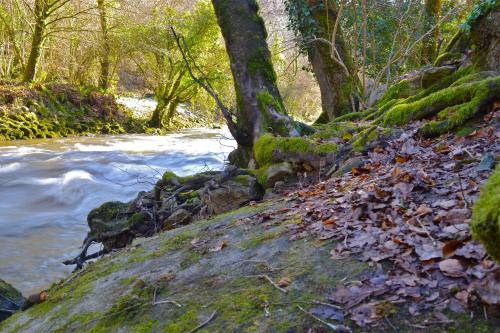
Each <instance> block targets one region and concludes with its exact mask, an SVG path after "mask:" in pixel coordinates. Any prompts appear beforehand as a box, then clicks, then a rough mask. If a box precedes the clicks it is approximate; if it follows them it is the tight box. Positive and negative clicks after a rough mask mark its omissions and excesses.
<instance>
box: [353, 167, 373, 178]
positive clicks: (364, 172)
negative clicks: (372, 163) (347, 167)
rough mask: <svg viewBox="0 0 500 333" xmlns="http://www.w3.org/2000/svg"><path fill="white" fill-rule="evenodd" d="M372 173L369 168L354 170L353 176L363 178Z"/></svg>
mask: <svg viewBox="0 0 500 333" xmlns="http://www.w3.org/2000/svg"><path fill="white" fill-rule="evenodd" d="M369 173H370V169H367V168H356V167H354V168H352V174H353V176H361V175H367V174H369Z"/></svg>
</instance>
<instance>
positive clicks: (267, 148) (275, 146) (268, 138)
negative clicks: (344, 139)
mask: <svg viewBox="0 0 500 333" xmlns="http://www.w3.org/2000/svg"><path fill="white" fill-rule="evenodd" d="M337 151H338V146H337V145H336V144H334V143H319V142H317V141H315V140H314V139H313V138H307V137H275V136H273V135H272V134H265V135H263V136H262V137H260V139H259V140H258V141H257V142H256V143H255V145H254V157H255V160H256V162H257V163H258V165H259V166H261V167H265V166H268V165H270V164H274V163H280V162H283V161H287V160H288V159H291V160H293V159H295V158H296V156H304V155H317V156H318V157H319V156H321V155H322V156H325V155H328V154H332V153H336V152H337ZM299 159H300V158H299Z"/></svg>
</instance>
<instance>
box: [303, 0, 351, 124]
mask: <svg viewBox="0 0 500 333" xmlns="http://www.w3.org/2000/svg"><path fill="white" fill-rule="evenodd" d="M323 2H324V1H323V0H308V1H307V4H308V5H309V6H310V9H311V10H312V14H313V15H312V16H313V18H314V20H315V21H316V28H317V34H316V37H317V38H321V39H325V40H330V39H331V37H332V31H333V29H334V26H335V23H336V21H337V15H338V9H337V5H336V4H335V1H334V0H329V1H328V2H327V3H326V4H327V8H324V6H323V7H322V6H320V5H321V3H323ZM301 33H302V34H303V35H307V32H306V31H301ZM335 47H336V49H337V51H338V53H339V55H340V58H341V60H342V61H343V63H344V65H345V66H346V67H347V70H348V72H349V73H350V74H349V75H347V73H346V72H345V70H344V69H343V68H342V66H341V65H340V64H339V63H337V62H336V61H335V60H334V59H332V57H331V48H330V46H329V45H328V44H326V43H325V42H322V41H314V42H312V43H309V44H307V54H308V57H309V61H310V62H311V65H312V67H313V71H314V74H315V76H316V80H317V81H318V84H319V87H320V91H321V104H322V109H323V112H322V114H321V116H320V117H319V118H318V120H317V123H326V122H328V121H331V120H333V119H335V118H336V117H338V116H341V115H343V114H346V113H349V112H351V111H352V98H354V97H353V96H355V95H354V93H355V80H356V81H357V76H356V73H354V64H353V62H352V59H351V55H350V52H349V50H348V47H347V45H346V43H345V41H344V36H343V34H342V29H340V27H338V30H337V34H336V38H335Z"/></svg>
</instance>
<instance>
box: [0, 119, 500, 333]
mask: <svg viewBox="0 0 500 333" xmlns="http://www.w3.org/2000/svg"><path fill="white" fill-rule="evenodd" d="M418 125H419V124H418V122H416V123H412V124H411V125H409V126H407V127H405V128H404V134H403V135H402V136H401V137H399V138H398V139H395V140H392V141H390V142H388V143H387V144H385V145H384V146H383V147H382V146H379V147H376V148H374V149H371V150H369V151H368V152H367V153H366V154H365V155H364V164H363V165H362V166H359V167H354V168H352V169H351V170H350V172H348V173H346V174H344V175H343V176H340V177H333V178H330V179H328V180H325V181H322V182H319V183H318V184H316V185H313V186H310V187H307V188H297V189H294V190H290V191H288V192H286V193H283V196H280V197H276V198H275V199H270V200H267V201H263V202H262V203H258V204H257V203H253V204H250V205H249V206H247V207H244V208H241V209H239V210H237V211H233V212H229V213H226V214H223V215H219V216H216V217H215V218H212V219H209V220H202V221H198V222H195V223H192V224H190V225H188V226H185V227H181V228H177V229H174V230H171V231H167V232H163V233H160V234H158V235H156V236H154V237H152V238H147V239H141V240H136V241H135V242H134V244H133V245H132V246H130V247H127V248H126V249H124V250H120V251H114V252H113V253H111V254H110V255H107V256H105V257H104V258H102V259H101V260H99V261H97V262H95V263H91V264H89V265H87V266H86V268H84V269H83V270H82V271H79V272H77V273H74V274H73V275H72V276H70V277H69V278H68V279H67V280H65V281H61V282H60V283H57V284H55V285H54V286H53V287H52V288H51V289H50V290H49V295H50V297H49V299H48V300H47V301H46V302H44V303H42V304H40V305H38V306H35V307H33V308H31V309H29V310H27V311H24V312H20V313H17V314H15V315H14V316H13V317H12V318H10V319H9V320H7V321H6V322H4V323H2V324H1V325H0V330H4V331H6V332H41V331H47V332H48V331H51V332H68V331H74V332H109V331H129V332H169V333H172V332H195V331H196V332H248V331H256V332H328V331H336V332H348V331H355V332H500V321H499V319H498V309H499V304H500V290H499V286H500V283H499V275H500V267H499V266H498V265H497V264H495V263H494V262H493V261H492V260H491V259H489V257H488V256H486V254H485V252H484V249H483V247H482V246H481V245H480V244H479V243H477V242H475V241H473V240H472V239H471V233H470V228H469V223H470V216H471V208H472V205H473V203H474V201H475V200H476V199H477V197H478V194H479V190H480V187H481V185H482V184H483V183H484V181H485V180H486V179H487V178H488V176H489V175H490V174H491V171H492V169H493V168H494V165H495V164H496V162H497V161H496V160H495V158H496V157H497V156H499V155H500V144H499V142H500V111H496V112H492V113H490V114H488V115H486V116H485V118H484V121H483V122H481V123H478V124H476V126H475V129H474V130H473V131H469V133H465V134H464V135H462V136H457V135H455V134H448V135H444V136H441V137H439V138H436V139H422V138H421V137H420V136H419V135H418V134H416V130H417V128H418V127H419V126H418Z"/></svg>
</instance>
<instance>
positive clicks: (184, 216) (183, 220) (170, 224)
mask: <svg viewBox="0 0 500 333" xmlns="http://www.w3.org/2000/svg"><path fill="white" fill-rule="evenodd" d="M192 219H193V215H191V213H189V212H188V211H187V210H185V209H183V208H181V209H177V210H176V211H174V212H173V213H172V215H170V216H169V217H168V218H167V220H166V221H165V222H164V226H163V227H164V228H167V229H171V228H175V227H178V226H181V225H186V224H189V222H191V220H192Z"/></svg>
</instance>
